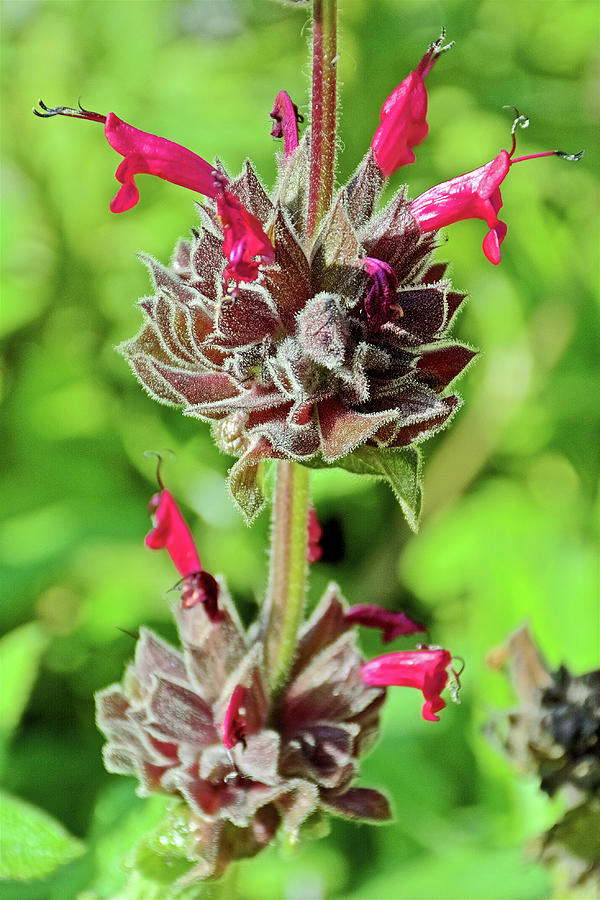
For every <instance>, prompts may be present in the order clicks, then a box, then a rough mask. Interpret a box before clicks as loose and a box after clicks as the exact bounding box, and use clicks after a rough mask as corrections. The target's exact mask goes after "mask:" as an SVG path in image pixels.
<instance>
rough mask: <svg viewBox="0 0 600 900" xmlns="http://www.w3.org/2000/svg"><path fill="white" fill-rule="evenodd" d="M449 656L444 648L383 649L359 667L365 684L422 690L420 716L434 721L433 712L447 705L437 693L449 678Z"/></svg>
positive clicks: (436, 718)
mask: <svg viewBox="0 0 600 900" xmlns="http://www.w3.org/2000/svg"><path fill="white" fill-rule="evenodd" d="M451 661H452V658H451V656H450V653H449V652H448V651H447V650H435V649H433V650H432V649H427V650H410V651H406V652H398V653H385V654H384V655H383V656H377V657H376V658H375V659H372V660H370V661H369V662H367V663H365V664H364V665H363V666H362V669H361V675H362V679H363V681H364V682H365V684H368V685H371V686H373V687H376V686H380V687H389V686H390V685H397V686H400V687H415V688H418V689H419V690H421V691H422V692H423V697H424V699H425V704H424V706H423V711H422V712H423V718H425V719H428V720H429V721H433V722H435V721H437V720H438V717H437V716H436V715H435V713H436V712H437V711H438V710H440V709H443V708H444V706H445V705H446V704H445V702H444V701H443V700H442V698H441V697H440V694H441V692H442V691H443V689H444V688H445V686H446V683H447V681H448V672H447V669H448V667H449V666H450V663H451Z"/></svg>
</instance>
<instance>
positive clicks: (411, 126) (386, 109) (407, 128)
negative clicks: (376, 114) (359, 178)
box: [371, 31, 452, 177]
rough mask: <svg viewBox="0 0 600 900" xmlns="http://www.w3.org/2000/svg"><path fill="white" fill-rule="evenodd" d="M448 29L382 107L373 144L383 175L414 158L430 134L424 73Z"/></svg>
mask: <svg viewBox="0 0 600 900" xmlns="http://www.w3.org/2000/svg"><path fill="white" fill-rule="evenodd" d="M444 37H445V31H443V32H442V34H441V36H440V38H439V39H438V40H437V41H436V42H435V43H434V44H431V45H430V47H429V49H428V50H427V53H426V54H425V56H424V57H423V59H422V60H421V62H420V63H419V65H418V66H417V68H416V69H415V71H414V72H411V73H410V75H409V76H408V77H407V78H405V79H404V81H403V82H402V83H401V84H399V85H398V87H397V88H395V89H394V90H393V91H392V93H391V94H390V96H389V97H388V98H387V100H386V101H385V103H384V104H383V107H382V109H381V125H380V126H379V128H378V129H377V131H376V132H375V134H374V136H373V140H372V141H371V147H372V148H373V150H374V152H375V158H376V159H377V164H378V166H379V168H380V169H381V171H382V172H383V174H384V175H386V176H388V177H389V176H390V175H391V174H392V173H393V172H395V171H396V169H399V168H400V167H401V166H405V165H407V164H408V163H413V162H414V161H415V154H414V153H413V151H412V149H411V148H412V147H416V146H417V144H420V143H421V142H422V141H424V140H425V138H426V137H427V132H428V131H429V126H428V125H427V119H426V117H427V90H426V89H425V81H424V79H425V76H426V75H427V74H428V73H429V72H430V71H431V69H432V68H433V66H434V64H435V61H436V60H437V58H438V56H439V55H440V53H442V52H443V51H444V50H447V49H449V47H451V46H452V45H451V44H448V45H447V46H446V47H443V46H442V44H443V41H444Z"/></svg>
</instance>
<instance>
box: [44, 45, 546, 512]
mask: <svg viewBox="0 0 600 900" xmlns="http://www.w3.org/2000/svg"><path fill="white" fill-rule="evenodd" d="M443 41H444V33H442V35H441V37H440V39H439V40H438V41H436V42H435V43H433V44H432V45H431V46H430V47H429V49H428V50H427V52H426V54H425V55H424V56H423V58H422V60H421V61H420V63H419V64H418V66H417V68H416V69H415V71H414V72H412V73H411V74H410V75H409V76H408V77H407V78H406V79H405V80H404V81H403V82H402V83H401V84H400V85H398V87H397V88H396V89H395V90H394V91H393V92H392V94H391V95H390V96H389V97H388V99H387V100H386V102H385V104H384V106H383V109H382V112H381V124H380V125H379V127H378V128H377V130H376V132H375V135H374V137H373V140H372V142H371V149H370V150H369V152H368V153H367V155H366V156H365V158H364V159H363V161H362V162H361V163H360V165H359V166H358V169H357V170H356V172H355V174H354V175H353V177H352V178H351V179H350V181H349V182H348V184H346V185H345V186H344V187H342V188H341V189H340V190H339V191H338V192H337V193H336V194H335V195H334V197H333V200H332V203H331V206H330V208H329V211H328V212H326V214H324V215H323V216H321V219H320V223H319V227H318V228H317V230H316V233H313V232H312V229H311V227H310V224H309V221H308V200H307V198H308V193H309V186H310V152H311V150H310V142H309V134H308V132H307V133H306V134H305V135H304V137H303V139H302V140H301V141H299V139H298V121H299V119H300V117H299V115H298V111H297V108H296V106H295V104H293V103H292V101H291V99H290V97H289V96H288V95H287V94H286V92H285V91H280V92H279V94H278V95H277V98H276V100H275V104H274V108H273V111H272V113H271V116H272V117H273V119H274V126H273V131H272V134H274V135H275V136H281V137H283V139H284V155H283V156H282V157H281V159H280V160H279V164H280V172H279V179H278V182H277V184H276V187H275V189H274V191H273V193H272V195H271V196H269V195H268V194H267V193H266V192H265V190H264V189H263V187H262V185H261V183H260V181H259V179H258V177H257V176H256V174H255V172H254V170H253V168H252V166H251V164H250V163H249V162H246V164H245V166H244V169H243V171H242V174H241V175H240V176H239V177H237V178H231V177H230V176H229V175H228V174H227V173H226V172H225V171H224V170H223V169H222V168H215V167H214V166H212V165H211V164H210V163H208V162H207V161H206V160H204V159H202V157H200V156H197V155H196V154H195V153H192V151H190V150H188V149H186V148H185V147H182V146H180V145H179V144H175V143H173V142H172V141H168V140H166V139H164V138H161V137H157V136H155V135H152V134H148V133H146V132H143V131H140V130H138V129H136V128H133V127H132V126H131V125H128V124H127V123H126V122H123V121H122V120H121V119H120V118H118V116H116V115H115V114H114V113H110V114H109V115H108V116H103V115H100V114H98V113H93V112H90V111H88V110H85V109H83V108H82V107H79V109H70V108H66V107H57V108H55V109H49V108H48V107H46V106H45V104H43V103H41V102H40V105H41V110H38V111H37V113H38V115H42V116H52V115H69V116H74V117H77V118H82V119H88V120H90V121H94V122H98V123H102V124H104V131H105V135H106V138H107V140H108V142H109V143H110V145H111V146H112V147H113V148H114V149H115V150H116V151H117V152H118V153H120V154H121V155H122V156H123V157H124V158H123V161H122V162H121V164H120V165H119V167H118V169H117V172H116V177H117V180H118V181H119V182H120V183H121V185H122V186H121V188H120V189H119V191H118V193H117V195H116V197H115V198H114V200H113V201H112V203H111V210H112V211H113V212H124V211H125V210H128V209H130V208H131V207H132V206H133V205H135V204H136V203H137V202H138V198H139V194H138V189H137V187H136V184H135V181H134V178H135V176H137V175H139V174H148V173H149V174H152V175H156V176H158V177H160V178H163V179H166V180H167V181H171V182H173V183H175V184H179V185H183V186H184V187H187V188H190V189H192V190H194V191H196V192H198V193H200V194H203V195H204V196H205V198H206V199H205V201H204V203H203V205H202V206H201V207H200V214H201V217H202V220H203V226H204V227H203V230H202V231H198V230H196V229H193V230H192V234H193V237H192V239H191V240H184V241H181V242H180V243H179V244H178V246H177V247H176V250H175V253H174V256H173V259H172V263H171V266H170V267H165V266H162V265H161V264H159V263H158V262H156V261H155V260H154V259H151V258H148V257H144V261H145V262H146V264H147V266H148V268H149V270H150V274H151V277H152V282H153V289H154V294H153V296H151V297H146V298H144V299H143V300H142V301H140V306H141V308H142V311H143V314H144V320H145V321H144V325H143V327H142V329H141V331H140V332H139V334H138V335H137V336H136V337H135V338H134V339H133V340H130V341H128V342H126V343H125V344H123V345H122V348H121V349H122V352H123V353H124V354H125V356H126V357H127V359H128V360H129V362H130V365H131V367H132V369H133V371H134V372H135V374H136V376H137V377H138V379H139V380H140V382H141V383H142V384H143V386H144V387H145V388H146V389H147V391H148V392H149V393H150V394H151V395H152V396H153V397H154V398H155V399H157V400H158V401H159V402H161V403H168V404H173V405H177V406H180V407H182V408H183V410H184V413H185V414H186V415H189V416H193V417H196V418H199V419H203V420H205V421H208V422H210V423H211V425H212V430H213V435H214V439H215V441H216V443H217V445H218V446H219V447H220V448H221V449H222V450H224V451H225V452H227V453H229V454H231V455H234V456H237V457H239V460H238V462H237V463H236V464H235V465H234V466H233V468H232V470H231V473H230V486H231V490H232V493H233V496H234V498H235V499H236V500H237V502H238V503H239V505H240V506H241V507H242V509H243V511H244V512H245V514H246V517H247V518H248V519H249V520H250V519H252V518H253V517H254V515H256V513H257V512H258V511H259V510H260V509H261V508H262V506H263V503H264V498H263V496H262V493H261V489H260V479H259V478H258V473H259V467H260V466H261V464H262V463H263V462H264V461H265V460H269V459H288V460H296V461H299V462H301V463H304V464H306V465H310V466H326V465H332V464H334V465H341V466H343V467H347V468H350V469H351V470H352V471H362V470H361V469H357V467H356V463H355V461H353V459H352V457H353V454H354V453H355V451H356V450H357V448H359V447H361V446H363V447H369V448H372V449H374V450H375V451H380V450H382V449H385V450H387V451H400V450H402V449H403V448H406V447H407V446H408V445H411V444H414V443H415V442H420V441H422V440H424V439H425V438H427V437H428V436H429V435H431V434H432V433H433V432H434V431H436V430H437V429H439V428H441V427H442V426H444V425H445V424H446V423H447V422H448V421H449V419H450V417H451V416H452V415H453V413H454V412H455V411H456V409H457V408H458V406H459V405H460V399H459V397H458V396H457V395H456V394H455V393H453V392H452V386H453V382H454V381H455V379H456V378H457V377H458V376H459V375H460V374H461V372H463V371H464V369H465V367H466V366H467V365H468V363H469V362H470V361H471V359H472V358H473V356H474V351H473V350H472V349H471V348H470V347H468V346H466V345H464V344H461V343H457V342H455V341H452V340H451V338H450V337H449V329H450V326H451V323H452V320H453V317H454V315H455V313H456V311H457V309H458V308H459V306H460V305H461V303H462V301H463V300H464V295H463V294H461V293H458V292H456V291H454V290H452V287H451V285H450V282H449V280H448V279H447V278H446V275H445V269H446V266H445V265H444V264H440V263H434V262H433V261H432V259H431V253H432V251H433V250H434V248H435V246H436V243H437V239H436V232H437V231H438V230H439V229H440V228H442V227H443V226H446V225H449V224H451V223H452V222H456V221H459V220H461V219H467V218H482V219H484V220H485V221H486V223H487V225H488V227H489V232H488V234H487V236H486V238H485V240H484V244H483V247H484V252H485V254H486V256H487V257H488V258H489V259H490V260H491V261H492V262H494V263H498V262H499V261H500V244H501V242H502V241H503V239H504V237H505V236H506V225H505V223H503V222H501V221H500V220H499V219H498V211H499V209H500V207H501V206H502V200H501V196H500V184H501V182H502V181H503V179H504V178H505V177H506V175H507V174H508V171H509V169H510V167H511V165H512V164H513V163H515V162H517V161H518V160H516V159H513V158H512V157H513V155H514V150H515V139H514V131H515V128H516V124H521V125H523V124H525V121H524V117H522V116H520V117H518V118H517V120H516V123H515V126H514V127H513V146H512V149H511V152H510V153H509V152H507V151H506V150H502V151H500V153H499V154H498V156H497V157H496V158H495V159H494V160H492V161H491V162H489V163H486V164H485V165H484V166H481V167H480V168H478V169H476V170H474V171H473V172H469V173H467V174H465V175H462V176H460V177H458V178H454V179H452V180H450V181H447V182H445V183H443V184H440V185H437V186H436V187H433V188H431V189H430V190H428V191H426V192H425V193H424V194H422V195H421V196H420V197H417V199H416V200H413V201H412V202H411V201H409V200H408V199H407V197H406V193H405V191H404V190H400V191H399V192H398V193H397V194H396V195H395V197H394V198H393V199H392V200H391V201H390V203H389V204H388V205H387V206H386V207H385V208H384V209H383V210H381V211H379V212H377V211H376V204H377V199H378V196H379V194H380V191H381V188H382V186H383V183H384V180H385V177H387V176H389V175H391V174H392V173H393V172H394V171H395V170H396V169H398V168H399V167H400V166H403V165H405V164H407V163H411V162H413V161H414V158H415V157H414V152H413V149H412V148H413V147H415V146H416V145H417V144H419V143H420V142H421V141H422V140H423V139H424V138H425V136H426V134H427V131H428V126H427V121H426V115H427V91H426V87H425V78H426V77H427V76H428V74H429V73H430V71H431V70H432V68H433V66H434V64H435V62H436V60H437V59H438V58H439V56H440V54H441V53H442V52H443V51H445V50H447V49H448V48H449V46H450V45H446V46H445V45H444V43H443ZM554 152H558V151H552V153H554ZM537 155H549V154H537ZM562 155H564V154H562ZM525 158H528V157H523V158H522V159H525ZM232 284H233V286H232Z"/></svg>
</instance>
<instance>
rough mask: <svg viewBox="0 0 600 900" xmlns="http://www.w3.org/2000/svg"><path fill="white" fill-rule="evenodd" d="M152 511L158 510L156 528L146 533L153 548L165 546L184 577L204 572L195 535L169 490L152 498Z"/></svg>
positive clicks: (148, 544) (147, 541) (160, 548)
mask: <svg viewBox="0 0 600 900" xmlns="http://www.w3.org/2000/svg"><path fill="white" fill-rule="evenodd" d="M150 510H151V511H152V512H153V513H154V528H153V529H152V531H150V532H149V533H148V534H147V535H146V546H147V547H150V548H151V549H152V550H162V549H163V547H164V548H165V549H166V550H167V552H168V554H169V556H170V557H171V559H172V560H173V563H174V565H175V568H176V569H177V571H178V572H179V574H180V575H181V576H182V578H185V577H186V575H192V574H193V573H194V572H200V571H201V570H202V566H201V565H200V557H199V556H198V551H197V550H196V546H195V544H194V538H193V537H192V534H191V532H190V529H189V528H188V526H187V525H186V523H185V520H184V518H183V516H182V515H181V512H180V511H179V507H178V506H177V504H176V503H175V501H174V499H173V497H172V495H171V494H170V493H169V491H167V490H162V491H160V493H158V494H155V495H154V496H153V497H152V499H151V500H150Z"/></svg>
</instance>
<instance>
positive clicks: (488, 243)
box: [410, 150, 513, 265]
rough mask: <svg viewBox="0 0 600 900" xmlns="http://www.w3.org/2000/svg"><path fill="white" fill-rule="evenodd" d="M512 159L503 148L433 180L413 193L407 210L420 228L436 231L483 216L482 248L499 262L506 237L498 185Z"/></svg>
mask: <svg viewBox="0 0 600 900" xmlns="http://www.w3.org/2000/svg"><path fill="white" fill-rule="evenodd" d="M512 162H513V161H512V160H511V159H510V156H509V155H508V152H507V151H506V150H501V151H500V153H499V154H498V156H497V157H496V158H495V159H492V160H491V161H490V162H489V163H486V164H485V165H484V166H480V167H479V168H478V169H474V170H473V171H472V172H467V173H466V174H465V175H459V176H458V177H457V178H452V179H451V180H450V181H444V182H442V184H437V185H435V187H432V188H430V189H429V190H428V191H425V193H424V194H421V195H420V196H419V197H417V199H416V200H413V202H412V203H411V205H410V210H411V212H412V214H413V216H414V217H415V219H416V220H417V222H418V224H419V228H420V229H421V231H423V232H425V231H437V230H438V228H444V226H446V225H451V224H452V223H453V222H460V221H461V220H462V219H483V220H484V221H485V222H487V224H488V225H489V228H490V230H489V232H488V233H487V235H486V236H485V238H484V241H483V252H484V253H485V255H486V256H487V258H488V259H489V261H490V262H492V263H494V265H498V263H499V262H500V244H501V243H502V241H503V240H504V238H505V237H506V231H507V228H506V224H505V223H504V222H501V221H500V219H499V218H498V212H499V210H500V208H501V207H502V197H501V195H500V185H501V184H502V182H503V181H504V179H505V178H506V176H507V175H508V170H509V169H510V167H511V164H512Z"/></svg>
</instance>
